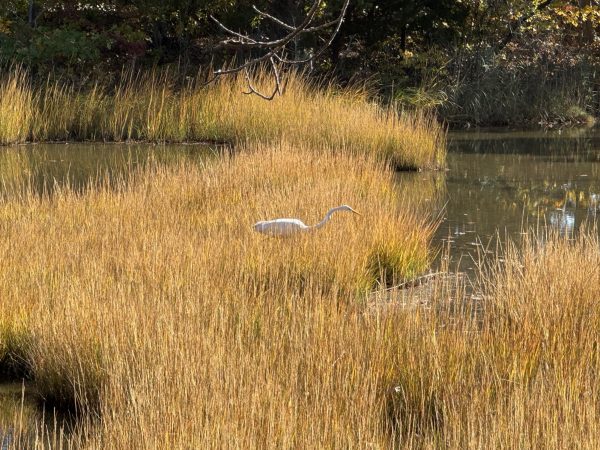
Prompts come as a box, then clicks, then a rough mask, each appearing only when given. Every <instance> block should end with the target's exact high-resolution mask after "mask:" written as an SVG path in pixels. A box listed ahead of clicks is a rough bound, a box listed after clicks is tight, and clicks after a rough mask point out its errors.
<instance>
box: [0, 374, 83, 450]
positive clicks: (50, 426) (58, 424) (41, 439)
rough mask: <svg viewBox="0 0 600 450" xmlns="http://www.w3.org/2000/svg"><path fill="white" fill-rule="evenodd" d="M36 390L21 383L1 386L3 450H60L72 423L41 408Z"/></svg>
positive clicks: (1, 438)
mask: <svg viewBox="0 0 600 450" xmlns="http://www.w3.org/2000/svg"><path fill="white" fill-rule="evenodd" d="M40 402H41V399H40V397H39V395H38V394H37V393H36V392H35V389H34V388H32V387H31V386H28V385H27V384H22V383H0V449H2V450H4V449H9V448H11V449H12V448H34V447H35V448H39V447H40V446H41V447H44V445H43V444H49V443H51V444H53V445H50V447H51V448H58V447H61V444H64V443H65V442H63V441H64V440H65V439H66V437H67V436H68V433H69V432H70V430H71V428H72V426H73V421H72V419H68V418H66V417H62V416H57V415H56V414H51V413H49V412H48V411H44V410H43V408H41V407H40Z"/></svg>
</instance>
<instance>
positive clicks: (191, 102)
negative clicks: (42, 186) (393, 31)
mask: <svg viewBox="0 0 600 450" xmlns="http://www.w3.org/2000/svg"><path fill="white" fill-rule="evenodd" d="M271 81H272V80H271V79H270V77H269V75H268V74H267V73H266V72H265V71H259V72H258V73H257V74H256V76H255V83H256V86H257V88H260V89H262V88H265V89H266V88H267V86H268V85H269V84H270V83H271ZM283 83H284V85H285V95H283V96H280V97H276V98H275V99H274V100H273V101H270V102H269V101H265V100H263V99H261V98H258V97H257V96H254V95H244V94H243V93H242V91H243V90H244V89H245V79H244V77H243V76H242V75H240V76H232V77H229V78H223V79H221V80H218V81H217V82H216V83H213V84H211V85H209V86H208V87H206V86H203V85H202V84H201V83H199V82H198V83H196V82H190V83H188V84H187V85H185V86H183V87H180V86H176V85H175V83H174V82H173V79H172V77H170V76H169V75H168V74H167V73H156V72H150V73H147V74H138V75H124V76H123V79H122V81H121V82H120V83H119V84H118V85H117V86H116V87H113V88H107V87H102V86H94V87H93V88H92V89H90V90H87V91H81V90H78V89H76V88H75V87H73V86H71V85H68V84H64V83H63V82H60V81H51V80H48V81H47V82H46V83H44V84H43V85H41V86H38V87H31V86H30V84H29V83H28V82H27V77H26V75H25V74H24V73H23V72H22V71H20V70H16V71H13V72H11V73H9V74H8V75H6V76H4V78H2V81H0V119H2V120H0V124H2V125H0V143H3V144H8V143H16V142H23V141H25V140H31V141H36V142H39V141H68V140H82V141H86V140H91V141H95V140H103V141H116V142H120V141H127V140H132V139H133V140H140V141H150V142H184V141H207V140H209V141H219V142H228V143H231V144H233V145H234V146H238V145H244V144H245V143H261V142H262V143H273V144H276V143H277V142H279V141H280V140H282V139H283V140H285V141H287V142H290V143H291V144H293V145H297V146H304V147H313V148H315V149H321V150H323V149H328V150H329V151H335V152H341V153H351V154H354V153H356V154H365V153H366V154H370V155H373V156H375V157H378V158H379V159H381V160H384V161H386V162H388V163H391V164H392V165H393V166H395V167H397V168H399V169H425V168H439V167H442V166H443V165H444V159H445V131H444V130H443V129H442V128H441V127H440V126H439V125H438V124H437V123H436V122H435V120H434V119H433V118H432V117H430V116H426V115H424V114H419V113H408V112H404V113H398V112H396V111H394V110H392V109H386V108H383V107H382V106H380V105H377V104H376V103H374V102H373V101H370V100H369V96H368V92H367V91H366V90H365V89H359V88H354V89H346V90H338V89H336V88H335V87H333V86H330V85H315V84H312V83H310V82H309V81H308V80H307V79H306V78H305V77H304V76H302V75H300V74H298V73H290V74H288V75H286V78H285V80H283Z"/></svg>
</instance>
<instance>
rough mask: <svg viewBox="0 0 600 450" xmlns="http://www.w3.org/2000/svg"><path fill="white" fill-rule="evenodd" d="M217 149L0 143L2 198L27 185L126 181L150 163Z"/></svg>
mask: <svg viewBox="0 0 600 450" xmlns="http://www.w3.org/2000/svg"><path fill="white" fill-rule="evenodd" d="M216 152H217V149H215V148H213V147H209V146H207V145H200V144H194V145H181V144H179V145H149V144H133V145H127V144H39V145H24V146H17V147H5V148H2V147H0V198H1V197H2V196H7V195H13V194H18V193H21V192H23V191H25V190H27V189H30V190H32V191H33V192H35V193H38V194H42V193H47V194H51V193H52V192H53V191H54V190H55V189H60V188H63V187H66V186H69V187H70V188H72V189H74V190H76V191H82V190H85V189H86V188H87V186H89V185H90V183H94V182H97V181H99V180H101V181H102V182H107V183H111V184H116V183H119V182H122V181H125V182H126V181H127V178H128V176H129V175H130V174H131V173H132V171H134V170H135V169H137V168H140V167H143V166H146V165H150V164H158V165H160V164H177V163H179V162H183V161H203V160H206V159H207V158H209V157H211V156H214V155H215V154H216Z"/></svg>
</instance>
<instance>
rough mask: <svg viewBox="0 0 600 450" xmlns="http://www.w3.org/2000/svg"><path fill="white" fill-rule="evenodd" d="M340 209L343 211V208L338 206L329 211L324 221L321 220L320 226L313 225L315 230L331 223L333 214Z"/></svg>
mask: <svg viewBox="0 0 600 450" xmlns="http://www.w3.org/2000/svg"><path fill="white" fill-rule="evenodd" d="M338 209H342V207H341V206H338V207H337V208H331V209H330V210H329V211H327V214H325V217H324V218H323V220H321V221H320V222H319V223H318V224H316V225H313V228H321V227H322V226H323V225H325V224H326V223H327V222H328V221H329V219H331V216H332V215H333V213H334V212H336V211H337V210H338Z"/></svg>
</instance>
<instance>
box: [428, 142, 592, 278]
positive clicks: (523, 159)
mask: <svg viewBox="0 0 600 450" xmlns="http://www.w3.org/2000/svg"><path fill="white" fill-rule="evenodd" d="M444 178H445V183H444V185H445V190H446V191H445V193H443V194H442V197H443V198H444V202H447V203H446V207H445V210H444V212H443V215H442V222H441V224H440V227H439V228H438V229H437V232H436V238H435V241H436V242H437V244H438V246H440V247H442V246H443V247H448V246H449V247H450V258H451V264H450V267H451V268H458V269H460V270H465V271H467V272H469V271H470V270H472V269H473V267H474V261H473V259H477V257H478V255H482V254H483V252H485V251H486V249H487V252H488V253H489V252H491V251H492V250H493V249H495V243H496V238H497V237H499V238H500V239H504V238H505V237H509V238H511V239H512V240H514V241H517V242H518V240H519V238H520V234H521V233H522V232H523V231H527V230H536V229H538V230H539V229H541V228H543V227H545V226H547V227H549V228H552V229H554V230H556V231H557V232H559V233H560V234H562V235H566V236H568V237H572V236H574V235H575V233H576V232H577V230H578V229H579V228H580V227H581V226H582V225H583V224H586V223H587V224H592V223H594V222H595V220H596V216H598V217H600V130H568V131H562V132H558V131H554V132H541V131H538V132H506V131H502V132H498V131H497V132H493V131H490V132H468V133H452V134H451V135H450V136H449V154H448V171H447V172H446V174H445V177H444Z"/></svg>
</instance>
